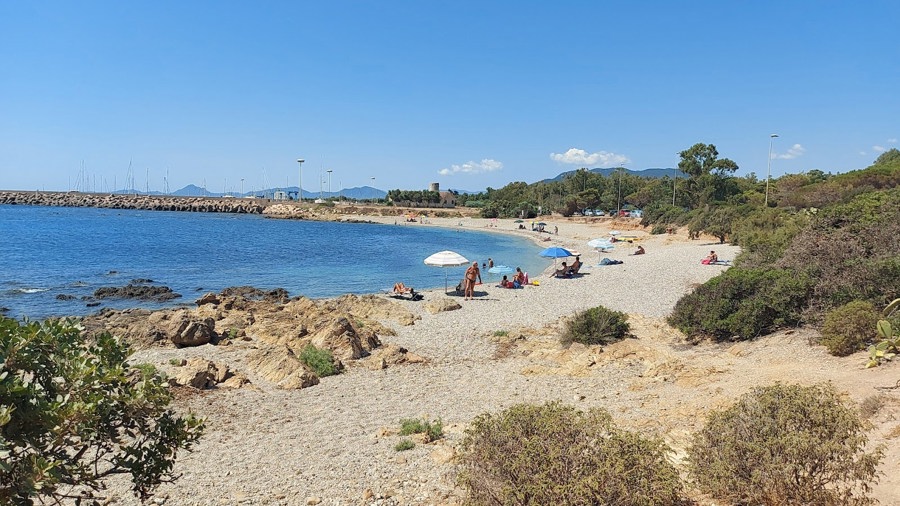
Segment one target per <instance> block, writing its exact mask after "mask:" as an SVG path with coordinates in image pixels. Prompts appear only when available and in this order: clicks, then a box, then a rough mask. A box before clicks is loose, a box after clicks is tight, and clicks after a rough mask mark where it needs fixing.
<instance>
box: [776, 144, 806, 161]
mask: <svg viewBox="0 0 900 506" xmlns="http://www.w3.org/2000/svg"><path fill="white" fill-rule="evenodd" d="M803 153H806V148H804V147H803V146H801V145H800V144H794V145H793V146H791V149H789V150H787V153H782V154H780V155H774V156H773V158H778V159H781V160H793V159H794V158H797V157H800V156H803Z"/></svg>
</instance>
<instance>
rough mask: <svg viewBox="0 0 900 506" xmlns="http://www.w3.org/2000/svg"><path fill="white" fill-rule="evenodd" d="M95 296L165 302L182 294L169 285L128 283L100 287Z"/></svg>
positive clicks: (99, 297)
mask: <svg viewBox="0 0 900 506" xmlns="http://www.w3.org/2000/svg"><path fill="white" fill-rule="evenodd" d="M94 297H96V298H98V299H105V298H110V297H113V298H119V299H137V300H152V301H156V302H165V301H167V300H172V299H177V298H179V297H181V294H179V293H175V292H173V291H172V289H171V288H169V287H168V286H145V285H134V284H128V285H125V286H118V287H115V286H112V287H103V288H98V289H97V290H95V291H94Z"/></svg>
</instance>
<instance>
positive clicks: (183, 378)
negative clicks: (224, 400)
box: [172, 357, 242, 390]
mask: <svg viewBox="0 0 900 506" xmlns="http://www.w3.org/2000/svg"><path fill="white" fill-rule="evenodd" d="M232 376H234V374H233V373H232V372H231V370H230V369H229V368H228V366H226V365H223V364H216V363H214V362H211V361H209V360H206V359H205V358H200V357H191V358H189V359H187V361H186V362H185V363H184V364H183V365H181V366H179V367H178V369H176V371H175V373H174V374H173V375H172V379H173V381H174V383H175V384H176V385H182V386H189V387H193V388H196V389H198V390H203V389H205V388H212V387H214V386H216V385H218V384H219V383H224V382H225V381H227V380H228V379H230V378H231V377H232ZM235 383H236V384H237V386H240V384H242V383H240V382H239V381H238V382H235Z"/></svg>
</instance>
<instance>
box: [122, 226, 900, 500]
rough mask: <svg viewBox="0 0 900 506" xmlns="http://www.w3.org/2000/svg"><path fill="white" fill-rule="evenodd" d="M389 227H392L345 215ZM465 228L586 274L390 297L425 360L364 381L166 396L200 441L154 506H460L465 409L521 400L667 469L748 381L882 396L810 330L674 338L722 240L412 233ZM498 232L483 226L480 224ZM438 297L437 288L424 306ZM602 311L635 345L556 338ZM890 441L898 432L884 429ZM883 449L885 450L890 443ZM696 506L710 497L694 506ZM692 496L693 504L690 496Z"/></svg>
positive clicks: (891, 479) (562, 232)
mask: <svg viewBox="0 0 900 506" xmlns="http://www.w3.org/2000/svg"><path fill="white" fill-rule="evenodd" d="M359 218H360V219H368V220H371V221H383V222H385V223H393V221H394V218H393V217H384V218H379V217H359ZM460 221H462V222H463V226H464V227H473V228H479V229H485V230H488V231H494V232H498V233H514V234H522V235H526V236H529V237H533V238H535V240H538V241H539V243H540V244H546V245H561V246H564V247H567V248H573V249H576V250H578V251H580V252H581V253H582V254H583V255H582V260H583V261H584V262H585V266H584V267H583V268H582V271H581V272H582V273H583V275H582V276H580V277H576V278H572V279H556V278H552V277H550V276H549V275H548V274H549V273H547V272H545V273H530V275H531V278H532V279H538V280H539V281H540V286H527V287H525V288H523V289H518V290H513V289H504V288H498V287H495V286H494V284H493V283H491V282H489V281H487V280H486V282H485V283H484V284H483V285H481V286H479V287H478V297H477V298H476V300H474V301H463V300H462V298H461V297H452V298H453V299H454V300H456V301H458V302H459V303H460V304H461V306H462V308H461V309H459V310H455V311H449V312H442V313H438V314H434V315H432V314H429V313H428V312H426V311H425V310H424V302H413V301H400V302H398V303H399V304H402V305H403V306H404V307H406V308H408V309H410V310H411V311H413V312H415V313H416V314H418V315H420V316H421V320H419V321H417V322H416V323H415V325H412V326H407V327H401V326H397V324H396V323H394V322H384V323H385V324H386V325H389V326H391V327H393V328H395V330H396V331H397V335H396V336H389V337H385V338H384V341H386V342H388V343H392V344H396V345H400V346H403V347H405V348H407V349H409V350H410V351H411V352H414V353H416V354H418V355H422V356H424V357H426V358H427V359H428V362H427V363H426V364H416V365H406V366H396V367H389V368H387V369H383V370H371V369H368V368H365V367H350V368H349V369H348V370H347V371H346V372H345V373H343V374H341V375H339V376H333V377H328V378H324V379H323V380H322V382H321V384H320V385H318V386H315V387H312V388H308V389H304V390H296V391H284V390H278V389H275V388H273V387H272V386H271V385H267V384H265V382H263V381H260V380H258V379H256V378H251V380H252V381H253V387H251V388H242V389H239V390H227V389H218V390H213V391H205V392H202V393H200V394H197V395H193V396H188V397H187V398H182V399H179V401H178V406H179V409H190V410H192V411H194V412H195V413H197V414H199V415H201V416H204V417H206V419H207V423H208V431H207V434H206V436H205V437H204V438H203V440H202V441H201V442H200V444H199V445H198V446H197V448H196V450H195V451H194V452H192V453H190V454H185V455H182V456H180V458H179V460H178V463H177V466H176V470H177V471H178V472H180V473H182V474H183V476H182V477H181V479H180V480H178V481H177V482H175V483H174V484H167V485H164V486H162V487H161V488H160V490H159V494H158V497H157V498H156V501H157V502H158V503H168V504H197V505H206V504H284V505H298V504H299V505H305V504H325V505H351V504H352V505H357V504H383V505H389V504H390V505H425V504H459V503H460V499H461V495H460V494H461V491H460V490H459V489H457V488H456V487H455V485H454V466H453V464H452V458H453V456H454V455H455V453H456V448H457V445H458V444H459V442H460V441H461V439H462V438H463V435H464V434H463V431H464V430H465V427H466V425H467V424H468V423H469V422H470V421H471V420H472V419H473V418H474V417H475V416H477V415H479V414H481V413H485V412H496V411H499V410H501V409H503V408H506V407H508V406H511V405H513V404H516V403H520V402H528V403H543V402H547V401H552V400H560V401H562V402H565V403H569V404H572V405H574V406H576V407H578V408H579V409H588V408H591V407H602V408H605V409H607V410H609V411H610V412H611V413H612V414H613V417H614V418H615V420H616V421H617V422H618V423H620V424H622V425H623V426H625V427H628V428H630V429H633V430H640V431H642V432H644V433H647V434H658V435H661V436H662V437H664V438H665V439H666V441H667V442H669V443H670V444H671V445H672V446H673V448H675V449H676V454H675V455H674V456H673V459H674V460H675V461H676V462H680V461H681V460H682V459H683V457H684V448H685V447H686V445H687V441H688V439H689V437H690V434H691V433H692V432H694V431H696V430H697V429H698V428H700V427H702V423H703V417H704V415H705V414H706V413H707V412H708V411H709V410H710V409H714V408H718V407H721V406H724V405H727V404H728V403H729V402H731V401H733V400H734V399H735V398H736V397H737V396H739V395H740V394H742V393H744V392H746V391H748V390H749V389H750V388H752V387H753V386H756V385H764V384H771V383H772V382H774V381H777V380H782V381H799V382H802V383H805V384H808V383H815V382H819V381H832V382H834V383H835V385H836V386H837V387H838V388H839V389H841V390H842V391H845V392H847V396H848V399H850V400H852V401H855V402H861V401H862V400H863V399H865V398H867V397H869V396H871V395H873V394H876V393H878V392H879V390H876V387H878V386H884V385H889V384H892V383H893V381H895V380H896V377H897V371H898V370H900V369H898V367H896V366H895V365H889V366H887V367H882V368H878V369H877V370H874V371H867V370H863V369H862V367H861V366H862V363H864V357H863V356H862V355H861V354H857V355H854V356H851V357H846V358H840V359H839V358H835V357H830V356H828V355H827V354H826V353H825V352H824V351H823V350H822V349H821V347H810V346H809V344H808V340H809V339H811V338H814V337H815V333H814V332H812V331H808V330H803V329H800V330H795V331H789V332H782V333H779V334H776V335H773V336H767V337H765V338H761V339H758V340H756V341H754V342H749V343H738V344H711V343H706V344H701V345H699V346H691V345H687V344H685V343H684V340H683V336H681V335H680V334H679V333H678V332H677V331H675V330H673V329H671V328H670V327H668V326H667V325H666V324H665V321H664V317H665V316H666V315H667V314H669V313H670V312H671V310H672V308H673V306H674V305H675V303H676V301H677V300H678V299H679V298H680V297H681V296H682V295H683V294H685V293H687V292H689V291H690V290H691V289H692V288H693V287H694V286H696V285H697V284H699V283H703V282H704V281H706V280H708V279H710V278H711V277H713V276H716V275H718V274H719V273H721V272H722V271H723V270H724V269H726V268H727V267H725V266H706V265H701V264H700V263H699V260H700V259H701V258H703V257H704V256H705V255H706V254H707V253H708V252H709V250H711V249H715V250H716V251H717V253H718V254H719V258H721V259H733V258H734V257H735V255H737V253H738V249H737V248H736V247H733V246H730V245H720V244H716V243H715V242H714V241H710V240H708V239H699V240H694V241H691V240H688V239H687V237H686V236H685V235H684V234H683V233H681V234H676V235H674V236H669V235H660V236H651V235H648V234H647V233H646V232H644V231H643V230H628V228H631V227H635V228H639V227H637V225H636V221H632V220H624V221H619V222H614V223H610V222H609V221H608V220H597V222H595V223H589V222H588V221H589V220H586V219H582V220H581V222H578V221H576V220H545V221H546V222H547V223H548V224H549V225H548V228H550V229H551V230H552V229H553V227H554V226H556V227H558V230H559V235H554V236H552V237H551V240H550V241H543V240H541V239H543V238H545V237H547V236H548V235H547V234H537V233H534V232H530V231H519V230H517V229H516V226H517V225H516V224H514V223H513V222H512V221H511V220H497V221H496V222H493V221H488V220H479V219H475V218H464V219H462V220H460V219H458V218H453V219H439V218H434V219H430V220H429V223H428V224H424V225H419V226H459V222H460ZM491 223H496V227H485V225H487V224H491ZM612 226H614V227H615V228H617V229H620V230H622V231H623V234H627V235H634V236H637V237H638V238H639V243H640V244H642V245H644V247H645V248H646V250H647V253H646V254H645V255H641V256H629V253H631V252H633V251H634V246H629V245H619V246H618V247H617V248H616V249H615V250H614V251H612V252H610V253H605V254H604V255H603V256H606V257H609V258H614V259H618V260H623V262H624V263H623V264H621V265H613V266H604V267H601V266H598V265H596V264H597V260H598V258H599V255H598V254H597V253H596V252H594V251H591V250H590V248H588V247H587V245H586V242H587V241H588V240H590V239H593V238H595V237H601V236H604V235H605V234H606V233H607V232H608V231H609V228H611V227H612ZM442 297H446V295H444V294H443V293H442V290H432V291H427V292H425V299H426V301H428V300H434V299H437V298H442ZM597 305H603V306H606V307H608V308H610V309H614V310H618V311H623V312H625V313H627V314H629V315H630V322H631V324H632V329H633V332H634V334H635V336H636V338H635V339H627V340H625V341H623V342H620V343H616V344H614V345H611V346H607V347H604V348H600V347H586V346H581V345H575V346H572V347H571V348H564V347H562V346H561V345H560V344H559V342H558V337H559V333H560V328H561V323H562V322H563V321H564V319H565V318H566V317H568V316H571V315H572V314H574V313H575V312H577V311H580V310H584V309H587V308H591V307H595V306H597ZM251 347H252V342H251V343H247V344H245V345H241V344H238V345H235V346H230V347H213V346H204V347H198V348H192V349H182V350H149V351H145V352H141V355H140V356H139V357H137V359H138V360H147V361H151V362H153V361H155V362H157V363H165V362H166V361H168V360H169V358H172V357H184V356H203V357H206V358H208V359H210V360H215V361H225V362H226V363H227V362H229V361H240V360H241V356H242V354H243V353H246V351H247V350H248V349H249V348H251ZM883 392H885V393H886V394H887V395H888V396H890V397H889V398H888V401H886V406H885V407H884V408H883V409H882V411H881V412H879V414H878V415H876V417H875V418H874V419H873V423H874V426H875V432H874V433H875V434H876V435H877V439H878V440H879V441H885V442H888V443H890V440H891V439H892V436H891V434H892V431H893V432H895V433H896V432H900V431H898V430H897V429H896V428H897V426H898V423H897V422H896V421H895V418H894V416H895V415H896V414H898V413H900V410H898V402H897V399H896V394H894V393H893V392H896V391H887V390H885V391H883ZM403 418H424V419H427V420H436V419H440V420H442V422H443V424H444V426H445V437H444V438H443V439H441V440H439V441H437V442H433V443H428V444H423V443H421V442H420V443H419V444H416V446H415V448H413V449H412V450H409V451H404V452H397V451H395V449H394V447H395V445H396V444H397V443H398V442H399V441H400V440H401V436H399V435H397V434H396V432H397V430H398V428H399V425H400V424H399V421H400V420H401V419H403ZM893 437H896V435H894V436H893ZM895 446H896V445H895ZM898 462H900V457H898V455H897V451H896V450H891V451H889V452H888V457H887V459H886V462H885V463H884V464H882V469H883V470H884V471H886V472H887V474H888V475H889V476H886V477H885V479H883V481H882V483H881V484H880V485H879V486H878V488H877V489H876V491H877V496H878V497H879V498H881V501H882V503H883V504H892V503H893V504H897V503H900V493H898V491H897V489H898V486H897V485H898V484H900V478H898V477H897V473H896V472H891V471H890V470H891V469H893V471H896V469H897V466H898ZM110 492H111V497H112V498H113V503H114V504H137V501H136V500H135V499H133V498H132V497H131V496H130V495H129V493H128V491H127V483H124V482H122V481H116V482H115V483H113V484H112V487H111V490H110ZM700 499H701V504H714V503H713V502H709V501H705V500H703V499H702V498H700ZM704 501H705V502H704Z"/></svg>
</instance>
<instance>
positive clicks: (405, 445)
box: [394, 439, 416, 452]
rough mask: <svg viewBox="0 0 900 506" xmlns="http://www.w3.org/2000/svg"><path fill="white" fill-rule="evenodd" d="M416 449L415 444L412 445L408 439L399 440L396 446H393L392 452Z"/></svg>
mask: <svg viewBox="0 0 900 506" xmlns="http://www.w3.org/2000/svg"><path fill="white" fill-rule="evenodd" d="M415 447H416V443H413V442H412V441H411V440H409V439H401V440H400V441H399V442H398V443H397V444H396V445H394V451H398V452H405V451H406V450H412V449H413V448H415Z"/></svg>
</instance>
